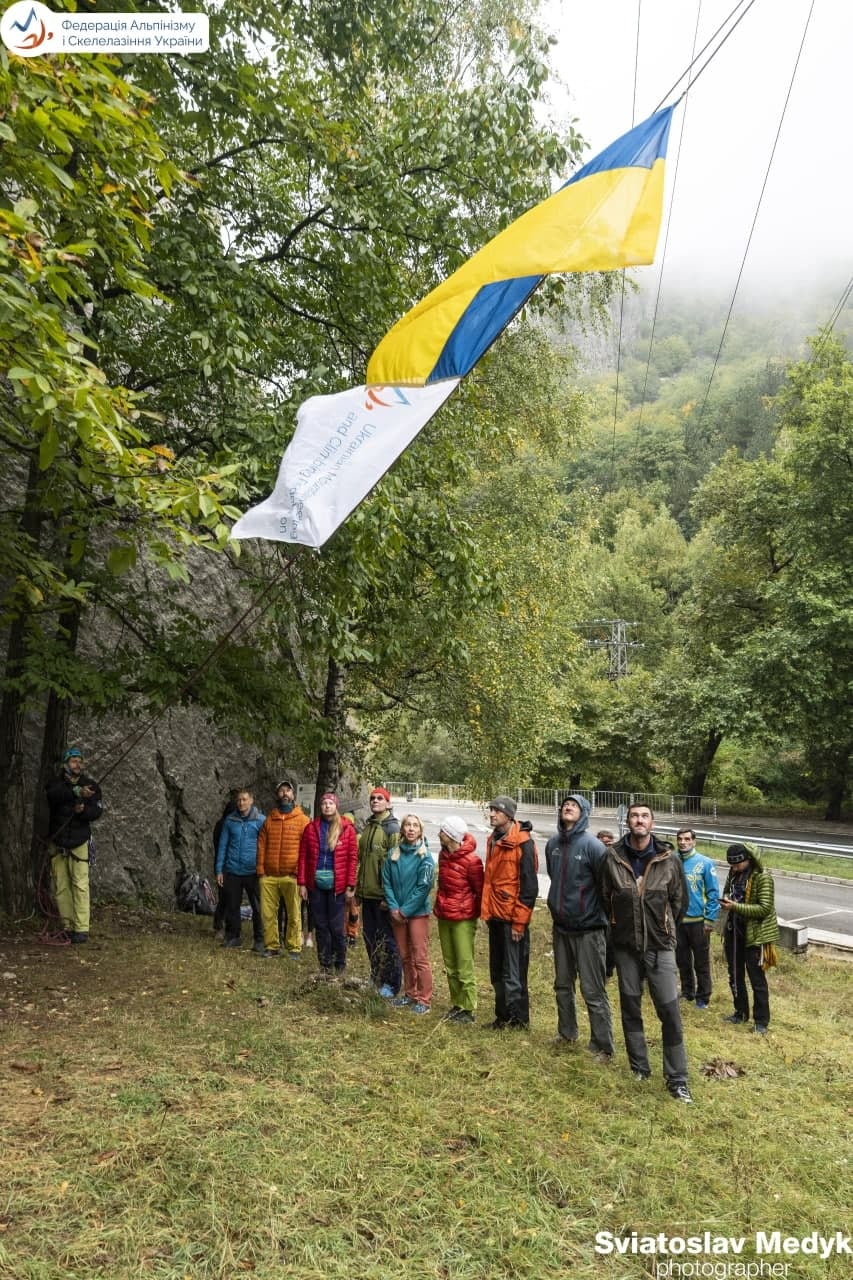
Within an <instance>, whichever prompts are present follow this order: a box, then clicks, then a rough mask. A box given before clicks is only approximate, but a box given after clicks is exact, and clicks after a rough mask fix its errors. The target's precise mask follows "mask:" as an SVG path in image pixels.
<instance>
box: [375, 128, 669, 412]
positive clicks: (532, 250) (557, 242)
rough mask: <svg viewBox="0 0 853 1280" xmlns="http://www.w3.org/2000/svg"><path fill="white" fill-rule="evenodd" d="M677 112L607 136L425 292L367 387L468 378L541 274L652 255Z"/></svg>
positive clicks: (383, 349)
mask: <svg viewBox="0 0 853 1280" xmlns="http://www.w3.org/2000/svg"><path fill="white" fill-rule="evenodd" d="M676 105H677V104H676ZM674 110H675V106H671V107H665V108H664V109H663V110H662V111H658V112H657V113H656V114H655V115H653V116H650V117H649V119H648V120H646V121H644V122H643V123H642V124H639V125H637V127H636V128H634V129H632V130H631V131H630V133H626V134H624V135H623V136H622V137H621V138H619V139H617V141H616V142H613V143H611V145H610V146H609V147H607V148H606V149H605V150H604V151H602V152H601V154H600V155H598V156H596V157H595V159H594V160H591V161H590V162H589V164H586V165H584V167H583V168H582V169H579V170H578V172H577V173H576V174H575V175H574V177H572V178H570V179H569V181H568V182H567V183H566V184H565V186H563V187H561V188H560V189H559V191H555V192H554V194H553V195H552V196H549V197H548V199H547V200H543V201H542V203H541V204H538V205H536V206H535V207H534V208H533V209H529V210H528V211H527V213H524V214H522V216H521V217H520V218H517V219H516V221H515V222H513V223H511V224H510V225H509V226H508V227H507V228H506V229H505V230H504V231H501V232H500V234H499V235H496V236H495V237H494V239H493V240H490V241H489V243H488V244H486V245H484V246H483V248H482V249H480V250H479V251H478V252H477V253H475V254H474V255H473V257H471V258H469V259H468V261H467V262H466V263H465V264H464V265H463V266H461V267H460V268H459V270H458V271H454V273H453V275H452V276H449V277H448V278H447V279H446V280H445V281H444V282H443V283H442V284H440V285H438V287H437V288H435V289H433V290H432V292H431V293H428V294H427V296H426V297H425V298H423V299H422V300H421V301H420V302H419V303H418V304H417V305H416V306H414V307H413V308H412V310H411V311H409V312H407V313H406V315H404V316H403V317H402V319H401V320H398V321H397V323H396V324H395V325H394V326H393V328H391V329H389V330H388V332H387V333H386V335H385V337H384V338H383V339H382V341H381V342H380V343H379V346H378V347H377V348H376V350H375V351H374V353H373V355H372V356H371V358H370V362H369V364H368V366H367V385H368V386H369V385H371V384H373V385H376V384H379V385H383V386H392V387H393V386H396V387H400V386H410V387H422V386H426V385H427V384H428V383H432V382H440V381H442V380H443V379H445V378H461V377H464V375H465V374H466V373H468V372H469V371H470V370H471V369H472V368H473V367H474V365H475V364H476V363H477V361H478V360H479V359H480V357H481V356H482V355H483V353H484V352H485V351H487V350H488V348H489V347H490V346H491V344H492V343H493V342H494V340H495V338H497V337H498V335H499V334H500V333H502V332H503V330H504V329H505V328H506V326H507V325H508V324H509V322H510V320H511V319H512V318H513V316H514V315H516V314H517V312H518V311H519V310H520V309H521V307H522V306H523V305H524V303H525V302H526V301H527V299H528V298H529V297H530V294H531V293H532V292H533V290H534V289H535V288H536V287H537V285H538V284H539V283H540V282H541V280H542V277H543V276H545V275H548V274H549V273H551V272H555V271H613V270H615V269H617V268H619V267H631V266H639V265H642V264H645V263H649V262H652V261H653V259H654V254H655V246H656V244H657V238H658V231H659V230H660V222H661V213H662V209H663V182H664V158H665V156H666V144H667V139H668V137H669V127H670V123H671V119H672V113H673V111H674Z"/></svg>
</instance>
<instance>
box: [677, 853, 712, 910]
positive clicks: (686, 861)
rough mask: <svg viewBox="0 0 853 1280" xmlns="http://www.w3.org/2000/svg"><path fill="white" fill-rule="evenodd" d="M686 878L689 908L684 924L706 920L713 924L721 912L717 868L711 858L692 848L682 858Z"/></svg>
mask: <svg viewBox="0 0 853 1280" xmlns="http://www.w3.org/2000/svg"><path fill="white" fill-rule="evenodd" d="M681 865H682V867H683V869H684V878H685V880H686V881H687V910H686V911H685V913H684V915H683V917H682V921H681V923H682V924H689V923H691V922H692V921H695V920H704V921H705V924H713V923H714V921H715V920H716V918H717V916H718V915H719V914H720V888H719V885H718V884H717V868H716V867H715V866H714V864H713V862H712V861H711V859H710V858H706V857H705V854H704V853H699V851H698V849H692V850H691V852H690V853H688V855H687V857H686V858H684V857H683V858H682V859H681Z"/></svg>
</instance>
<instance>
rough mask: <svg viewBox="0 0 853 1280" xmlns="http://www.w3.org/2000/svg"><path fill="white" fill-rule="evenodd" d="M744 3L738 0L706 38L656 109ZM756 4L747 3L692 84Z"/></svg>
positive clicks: (753, 2)
mask: <svg viewBox="0 0 853 1280" xmlns="http://www.w3.org/2000/svg"><path fill="white" fill-rule="evenodd" d="M743 3H744V0H738V3H737V4H736V5H735V7H734V8H733V9H732V11H731V13H730V14H729V15H728V17H727V18H724V19H723V21H722V22H721V23H720V25H719V26H718V27H717V30H716V31H715V32H714V34H713V35H712V36H710V37H709V39H708V40H706V41H705V43H704V45H703V46H702V48H701V49H700V50H699V52H698V53H697V54H696V55H695V57H694V58H693V60H692V61H691V63H690V65H689V67H687V68H686V70H684V71H682V73H681V75H680V76H679V77H678V79H677V80H676V82H675V84H674V85H673V86H672V88H671V89H669V90H668V91H667V92H666V93H665V94H664V95H663V97H662V98H661V100H660V102H659V103H658V105H657V106H656V107H655V111H660V109H661V107H662V106H663V104H664V103H665V102H667V101H668V100H669V98H670V97H671V96H672V94H673V93H674V92H675V90H676V89H677V88H678V86H679V85H680V84H681V82H682V80H683V79H684V77H685V76H687V75H689V74H690V72H691V71H692V70H693V67H694V66H695V64H696V63H697V62H698V61H699V59H700V58H701V57H702V54H703V53H704V52H705V50H706V49H707V48H708V47H709V46H710V45H711V44H713V42H714V41H715V40H716V38H717V36H718V35H719V34H720V32H721V31H722V30H723V28H724V27H725V26H726V24H727V23H729V22H731V20H732V18H733V17H734V15H735V14H736V13H737V11H738V9H739V8H740V6H741V5H742V4H743ZM754 4H755V0H749V3H748V4H747V6H746V8H745V9H744V11H743V13H742V14H741V15H740V17H739V18H738V20H737V22H736V23H735V24H734V26H733V27H732V29H731V31H727V32H726V34H725V36H724V37H723V39H722V40H721V41H720V43H719V44H718V45H717V47H716V49H715V50H714V52H713V53H712V54H711V56H710V57H709V58H708V61H707V62H705V63H704V65H703V66H702V67H700V68H699V70H698V71H697V72H696V75H695V76H693V78H692V80H691V81H690V84H691V85H694V84H695V83H696V81H697V80H698V79H699V77H700V75H701V74H702V72H703V71H704V70H705V67H707V66H708V64H709V63H710V62H712V61H713V60H714V58H716V56H717V54H718V53H719V52H720V50H721V49H722V47H723V45H724V44H725V43H726V41H727V40H728V38H729V36H730V35H731V34H732V32H733V31H734V30H735V29H736V27H738V26H739V24H740V23H741V22H743V20H744V18H745V17H746V15H747V14H748V13H749V11H750V9H751V8H752V6H753V5H754ZM685 92H686V90H685ZM683 96H684V95H683V94H682V97H683ZM679 101H680V99H679ZM652 115H654V111H653V112H652Z"/></svg>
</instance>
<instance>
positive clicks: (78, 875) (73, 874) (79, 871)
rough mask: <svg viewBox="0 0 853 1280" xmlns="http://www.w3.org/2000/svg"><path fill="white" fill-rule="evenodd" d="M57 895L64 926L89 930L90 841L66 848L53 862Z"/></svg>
mask: <svg viewBox="0 0 853 1280" xmlns="http://www.w3.org/2000/svg"><path fill="white" fill-rule="evenodd" d="M50 869H51V872H52V874H53V896H54V898H55V899H56V906H57V909H58V911H59V915H60V918H61V920H62V927H63V929H67V930H68V931H69V932H70V933H88V932H89V845H88V843H86V844H81V845H78V846H77V848H76V849H63V850H62V852H59V851H57V852H56V853H54V855H53V857H52V858H51V862H50Z"/></svg>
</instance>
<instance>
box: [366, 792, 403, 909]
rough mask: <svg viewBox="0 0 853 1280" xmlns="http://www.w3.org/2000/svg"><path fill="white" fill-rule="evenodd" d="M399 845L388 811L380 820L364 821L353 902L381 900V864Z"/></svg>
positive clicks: (395, 823) (394, 821)
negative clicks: (354, 899)
mask: <svg viewBox="0 0 853 1280" xmlns="http://www.w3.org/2000/svg"><path fill="white" fill-rule="evenodd" d="M399 843H400V824H399V822H398V821H397V819H396V818H395V817H394V815H393V813H392V812H391V810H390V809H386V811H385V813H383V814H382V815H381V816H377V817H373V816H371V817H370V818H368V820H367V822H366V823H365V825H364V830H363V831H362V833H361V835H360V836H359V837H358V874H357V875H356V880H355V896H356V897H357V898H376V899H384V897H385V888H384V886H383V884H382V864H383V862H384V861H385V855H386V854H387V853H388V850H389V849H393V848H394V846H395V845H398V844H399Z"/></svg>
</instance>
